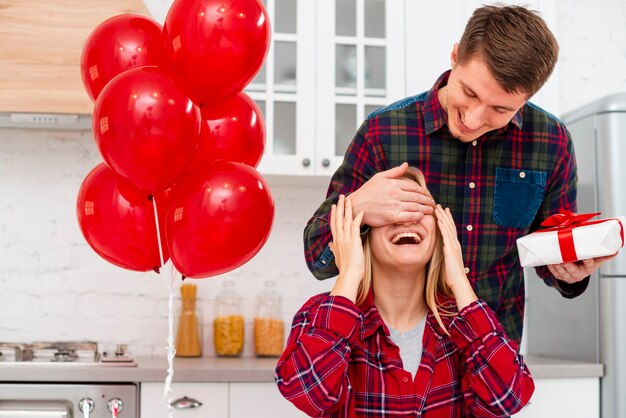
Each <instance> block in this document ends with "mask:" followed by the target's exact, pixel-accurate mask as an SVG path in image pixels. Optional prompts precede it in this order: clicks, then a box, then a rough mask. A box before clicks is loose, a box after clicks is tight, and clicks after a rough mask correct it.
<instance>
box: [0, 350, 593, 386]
mask: <svg viewBox="0 0 626 418" xmlns="http://www.w3.org/2000/svg"><path fill="white" fill-rule="evenodd" d="M525 360H526V364H527V365H528V368H529V369H530V371H531V373H532V375H533V377H534V378H536V379H541V378H599V377H602V376H603V374H604V367H603V365H602V364H599V363H585V362H579V361H572V360H562V359H555V358H549V357H540V356H533V355H528V356H525ZM276 361H277V359H276V358H254V357H244V358H215V357H202V358H175V359H174V382H273V381H274V366H275V365H276ZM135 364H136V365H135V366H134V367H128V366H124V365H110V363H109V364H103V363H94V364H91V363H83V364H78V363H74V364H69V365H67V364H65V365H64V364H63V363H28V362H25V363H0V382H8V381H11V382H41V381H48V382H163V381H164V380H165V377H166V375H167V359H166V358H165V357H138V358H137V359H136V362H135Z"/></svg>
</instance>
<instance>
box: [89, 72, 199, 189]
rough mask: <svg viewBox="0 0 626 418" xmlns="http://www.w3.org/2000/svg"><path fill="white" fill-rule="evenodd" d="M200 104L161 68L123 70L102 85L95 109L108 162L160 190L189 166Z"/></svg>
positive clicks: (147, 186) (99, 141) (138, 182)
mask: <svg viewBox="0 0 626 418" xmlns="http://www.w3.org/2000/svg"><path fill="white" fill-rule="evenodd" d="M200 122H201V116H200V109H199V108H198V107H197V106H195V105H194V104H193V102H192V101H191V100H190V99H189V98H188V97H187V96H186V95H185V94H184V93H183V92H182V91H181V90H180V89H179V88H178V86H177V85H176V84H175V83H174V81H173V80H172V79H171V77H169V76H168V75H167V74H165V73H164V72H163V71H162V70H161V69H160V68H157V67H151V66H144V67H137V68H132V69H130V70H126V71H124V72H123V73H121V74H119V75H118V76H116V77H115V78H114V79H113V80H111V81H110V82H109V84H107V86H106V87H105V88H104V90H102V93H101V94H100V96H99V97H98V100H96V106H95V108H94V112H93V131H94V136H95V139H96V144H97V145H98V148H99V149H100V153H101V154H102V157H103V158H104V161H105V162H106V163H107V165H108V166H109V167H110V168H111V169H112V170H113V171H115V172H116V173H117V174H119V175H120V176H122V177H124V178H125V179H127V180H129V181H130V182H131V183H133V184H134V185H135V186H137V187H138V188H140V189H142V190H145V191H147V192H149V193H152V194H154V193H158V192H162V191H164V190H166V189H168V188H170V187H171V186H172V185H173V184H174V183H175V182H176V180H178V178H180V177H181V176H182V175H183V173H185V172H186V171H188V170H189V167H190V166H191V163H192V162H193V160H194V158H195V156H196V150H197V147H198V139H199V137H200Z"/></svg>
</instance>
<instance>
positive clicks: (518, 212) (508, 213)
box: [493, 167, 548, 228]
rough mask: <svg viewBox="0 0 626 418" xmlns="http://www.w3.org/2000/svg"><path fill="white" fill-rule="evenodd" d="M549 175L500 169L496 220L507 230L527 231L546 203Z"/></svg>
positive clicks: (495, 190)
mask: <svg viewBox="0 0 626 418" xmlns="http://www.w3.org/2000/svg"><path fill="white" fill-rule="evenodd" d="M547 176H548V174H547V172H545V171H532V170H516V169H512V168H502V167H496V187H495V189H494V196H493V200H494V202H493V220H494V221H495V223H496V224H497V225H499V226H504V227H507V228H527V227H529V226H530V224H531V223H532V221H533V219H535V215H536V214H537V210H538V209H539V206H541V202H542V201H543V195H544V193H545V189H546V179H547Z"/></svg>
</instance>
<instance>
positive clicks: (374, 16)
mask: <svg viewBox="0 0 626 418" xmlns="http://www.w3.org/2000/svg"><path fill="white" fill-rule="evenodd" d="M264 2H265V5H266V8H267V11H268V13H269V15H270V20H271V21H272V31H273V34H272V44H271V46H270V50H269V53H268V56H267V59H266V62H265V64H264V67H263V69H262V70H261V72H260V73H259V74H258V75H257V77H256V78H255V79H254V80H253V81H252V83H251V84H250V85H249V86H248V88H247V89H246V92H247V93H248V94H249V95H250V96H251V97H252V98H253V99H255V100H256V101H257V103H258V104H259V105H260V107H261V108H262V110H263V113H264V116H265V122H266V132H267V138H266V146H265V154H264V156H263V159H262V160H261V163H260V165H259V171H260V172H261V173H262V174H289V175H322V176H328V175H331V174H332V173H333V172H334V171H335V170H336V169H337V167H338V166H339V164H340V163H341V160H342V158H343V155H344V154H345V151H346V149H347V146H348V144H349V142H350V141H351V140H352V137H353V135H354V133H355V132H356V130H357V128H358V126H359V125H360V123H361V122H362V121H363V119H364V118H365V117H366V116H367V115H368V114H369V113H371V112H372V111H374V110H376V109H377V108H379V107H381V106H384V105H387V104H389V103H390V102H392V101H395V100H397V99H400V98H401V97H402V96H403V95H404V93H405V88H404V81H405V77H404V71H405V64H404V63H405V61H404V50H405V49H404V45H405V42H404V38H405V33H404V2H405V0H316V1H311V0H265V1H264Z"/></svg>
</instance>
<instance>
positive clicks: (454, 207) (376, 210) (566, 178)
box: [304, 5, 605, 342]
mask: <svg viewBox="0 0 626 418" xmlns="http://www.w3.org/2000/svg"><path fill="white" fill-rule="evenodd" d="M557 56H558V44H557V42H556V39H555V38H554V36H553V34H552V33H551V32H550V30H549V29H548V27H547V25H546V24H545V22H544V21H543V20H542V19H541V18H540V17H539V16H538V15H537V14H536V13H534V12H532V11H530V10H528V9H526V8H524V7H520V6H502V5H498V6H484V7H481V8H479V9H477V10H476V11H475V12H474V14H473V15H472V17H471V18H470V19H469V21H468V23H467V25H466V27H465V31H464V33H463V36H462V37H461V40H460V42H459V43H458V44H455V45H454V47H453V49H452V53H451V57H450V58H451V70H449V71H447V72H445V73H444V74H443V75H442V76H441V77H440V78H439V79H438V80H437V81H436V82H435V84H434V86H433V87H432V89H431V90H430V91H427V92H424V93H422V94H419V95H417V96H413V97H408V98H406V99H403V100H401V101H399V102H396V103H394V104H392V105H390V106H388V107H386V108H383V109H379V110H377V111H376V112H374V113H373V114H371V115H370V116H369V117H368V118H367V120H366V121H364V122H363V124H362V125H361V127H360V128H359V130H358V132H357V133H356V135H355V137H354V139H353V141H352V143H351V144H350V146H349V148H348V151H347V153H346V156H345V159H344V161H343V163H342V165H341V167H339V169H338V170H337V171H336V172H335V174H334V176H333V178H332V179H331V183H330V186H329V189H328V194H327V199H326V201H324V203H322V205H321V206H320V208H319V209H318V210H317V212H316V213H315V214H314V215H313V217H312V218H311V220H310V221H309V223H308V225H307V226H306V228H305V230H304V244H305V256H306V260H307V265H308V267H309V269H310V270H311V271H312V272H313V274H314V275H315V276H316V277H317V278H318V279H325V278H329V277H332V276H335V275H336V274H337V269H336V267H335V265H334V260H333V254H332V252H331V251H330V249H329V248H328V243H329V241H330V240H331V232H330V226H329V222H328V221H329V212H330V207H331V205H332V204H333V203H335V202H336V201H337V198H338V196H339V195H340V194H344V195H347V194H350V196H351V201H352V203H353V206H354V213H358V212H360V211H364V214H365V216H364V218H363V224H365V225H370V226H381V225H384V224H389V223H401V222H419V221H420V220H421V219H422V217H423V216H424V215H425V214H432V213H433V206H434V200H433V198H431V197H430V196H429V195H428V194H427V193H426V192H425V191H424V190H423V189H421V188H420V187H418V186H416V185H415V183H414V182H410V181H407V180H406V179H402V177H401V176H402V174H403V173H404V171H405V170H406V169H407V167H408V164H406V163H407V162H408V163H409V164H410V165H413V166H416V167H418V168H420V169H421V170H422V171H423V172H424V173H425V175H426V182H427V183H428V184H429V186H430V187H429V188H430V191H431V192H432V193H433V197H434V199H435V200H436V201H437V202H438V203H441V204H442V206H444V207H446V206H447V207H449V208H450V209H451V211H452V213H453V215H454V220H455V223H456V225H457V228H458V232H459V240H460V242H461V245H462V247H463V248H464V260H465V265H466V268H465V270H466V272H467V275H468V277H469V279H470V281H471V282H472V285H473V287H474V289H475V291H476V294H477V295H478V297H479V298H481V299H484V300H485V301H487V303H488V304H489V305H490V307H491V308H492V309H493V310H494V311H495V312H496V314H497V316H498V318H499V319H500V322H501V324H502V326H503V327H504V329H505V330H506V332H507V334H508V335H509V336H510V337H511V338H512V339H515V340H517V341H518V342H519V341H520V339H521V336H522V326H523V314H524V282H523V270H522V268H521V266H520V264H519V255H518V253H517V248H516V243H515V241H516V239H517V238H519V237H521V236H523V235H526V234H527V233H529V232H532V231H534V230H536V229H537V228H538V227H539V226H540V223H541V222H542V221H543V220H544V219H546V218H547V217H548V216H550V215H551V214H554V213H557V212H559V210H560V209H566V210H569V211H573V212H575V211H576V161H575V156H574V148H573V145H572V141H571V138H570V135H569V132H568V131H567V129H566V128H565V126H564V125H563V124H562V123H561V122H560V121H559V120H558V119H557V118H555V117H554V116H552V115H551V114H549V113H547V112H545V111H544V110H542V109H540V108H539V107H537V106H535V105H533V104H532V103H530V102H528V100H529V98H530V97H531V96H533V94H535V93H536V92H537V91H538V90H539V89H540V88H541V86H542V85H543V84H544V83H545V82H546V80H547V79H548V77H549V76H550V74H551V73H552V70H553V68H554V65H555V64H556V61H557ZM603 261H605V259H593V260H585V261H584V262H581V263H564V264H560V265H552V266H547V267H539V268H537V272H538V274H539V275H540V276H541V277H542V278H543V280H544V281H545V282H546V284H548V285H549V286H552V287H554V288H556V289H557V290H558V291H559V292H560V293H561V294H562V295H563V296H564V297H566V298H573V297H576V296H578V295H580V294H582V293H583V292H584V291H585V289H586V288H587V285H588V283H589V275H590V274H591V273H592V272H593V271H595V270H596V269H597V268H598V267H599V265H600V264H601V263H602V262H603Z"/></svg>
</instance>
